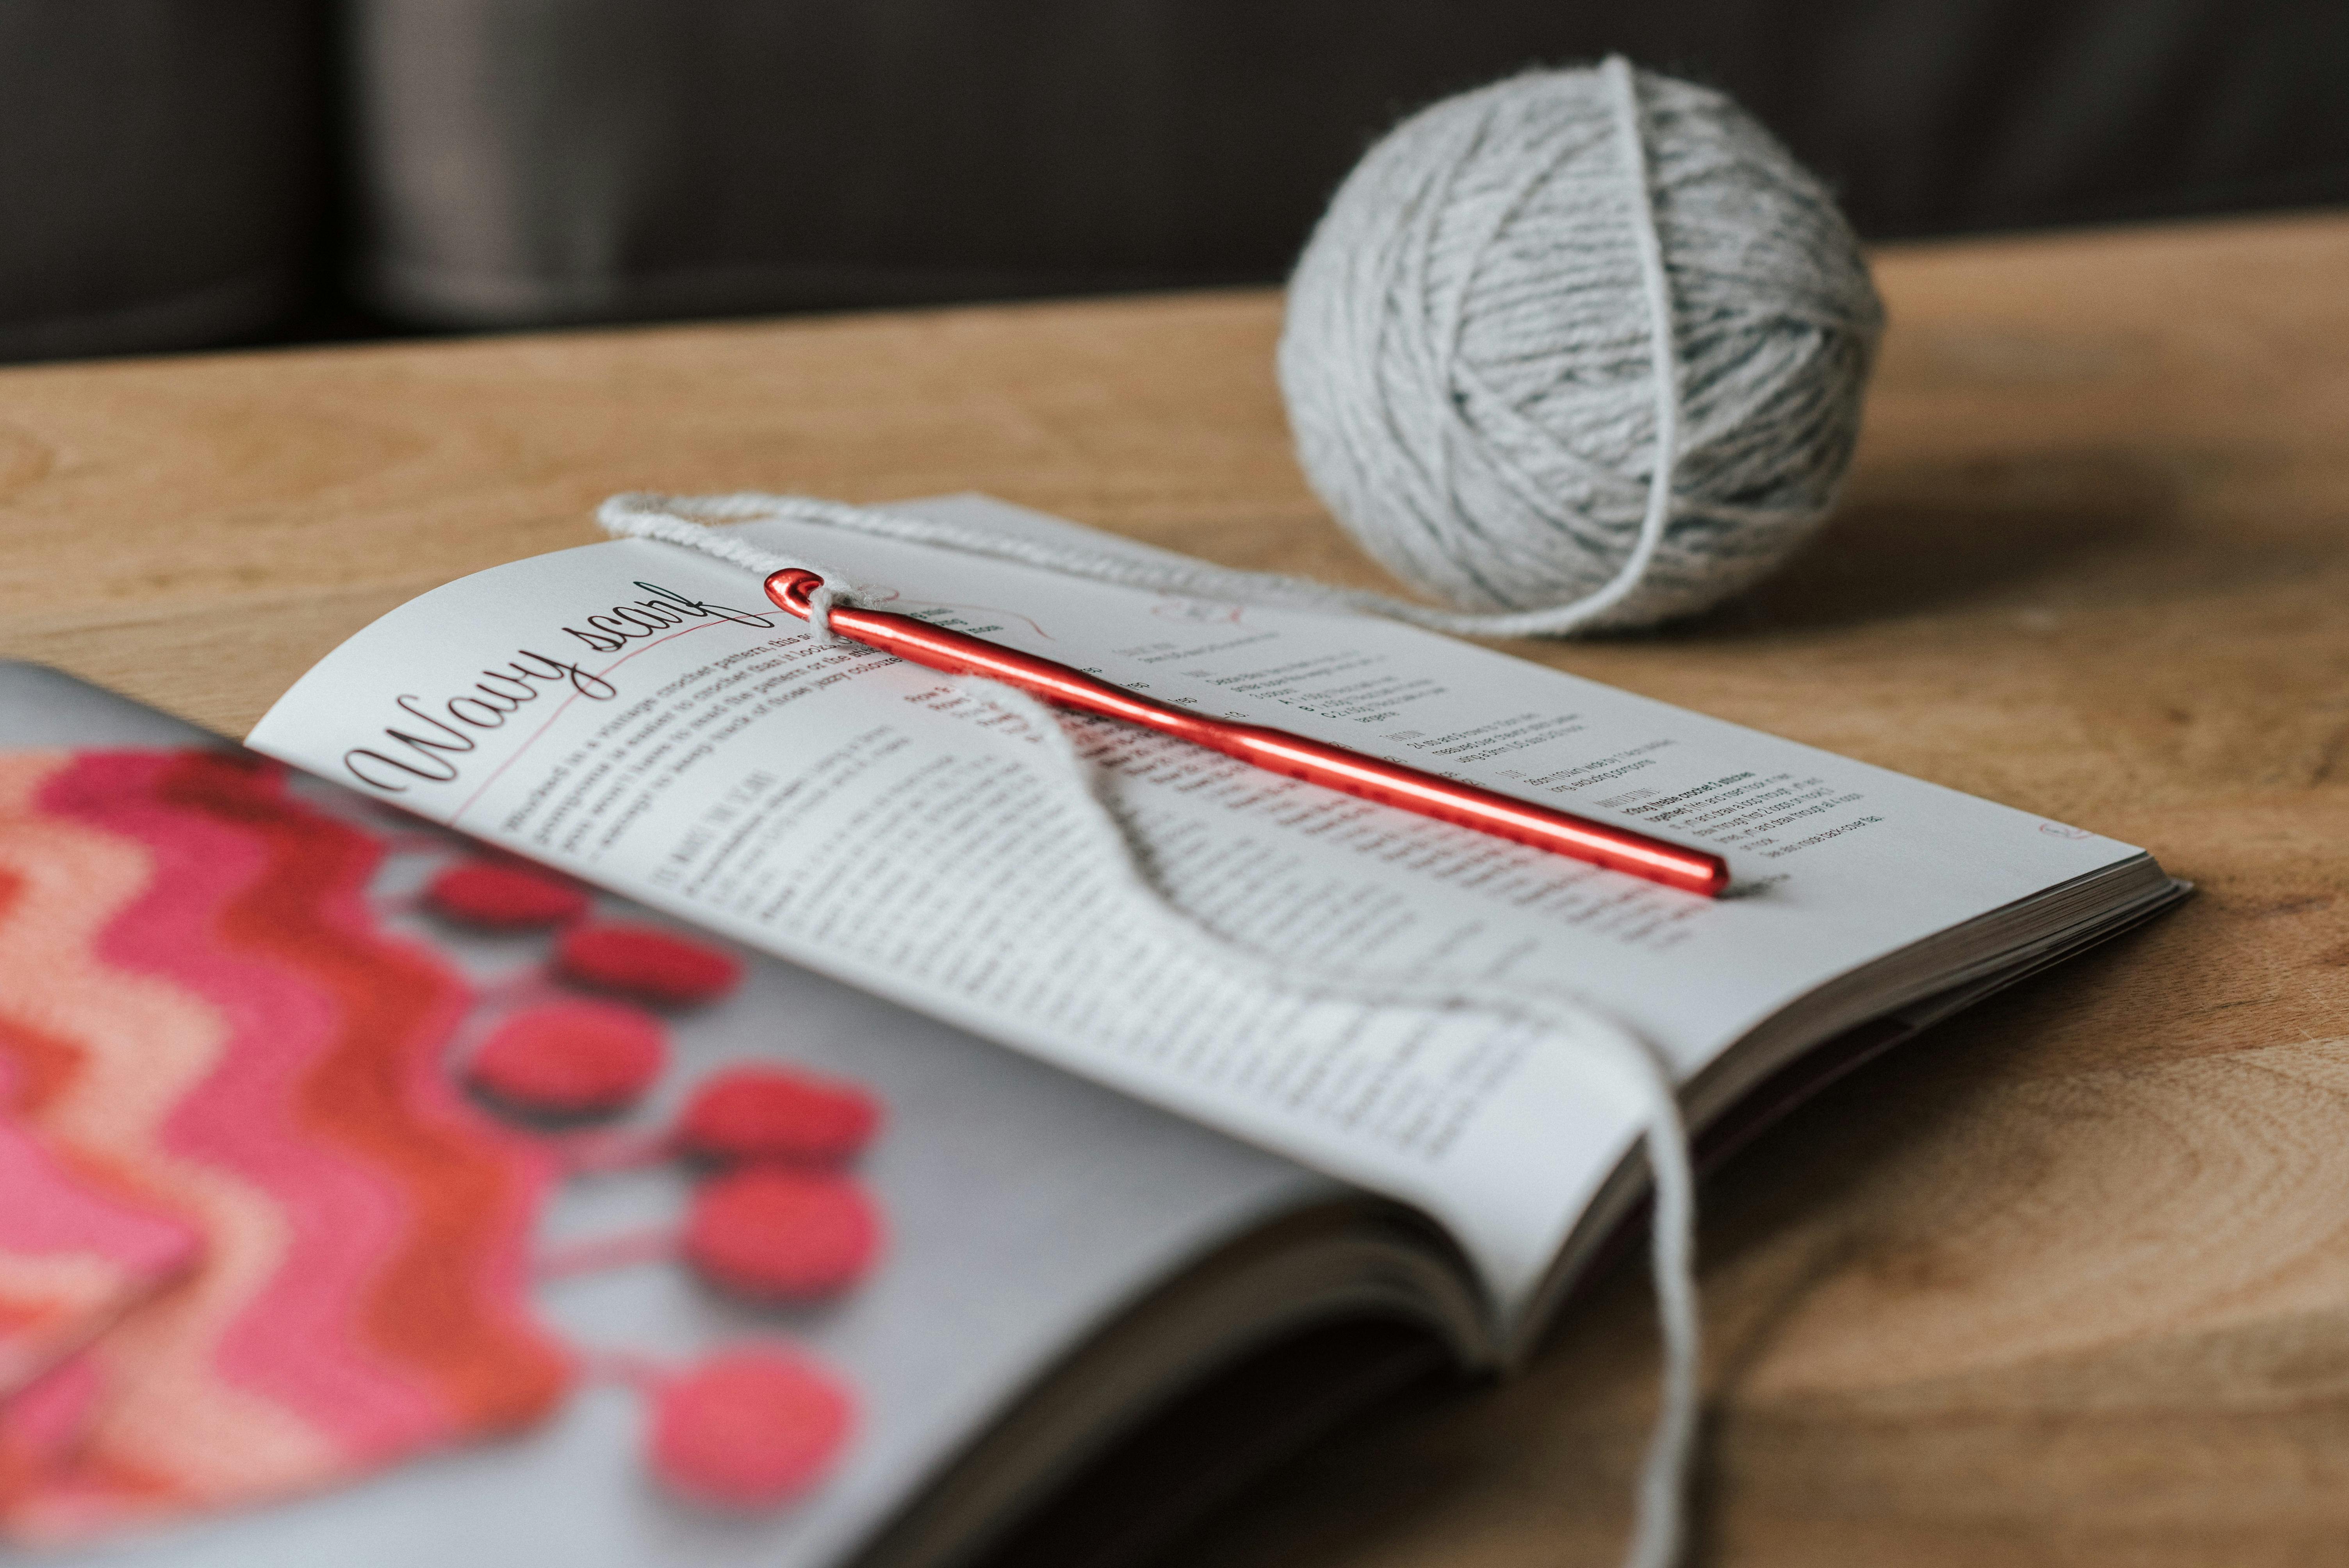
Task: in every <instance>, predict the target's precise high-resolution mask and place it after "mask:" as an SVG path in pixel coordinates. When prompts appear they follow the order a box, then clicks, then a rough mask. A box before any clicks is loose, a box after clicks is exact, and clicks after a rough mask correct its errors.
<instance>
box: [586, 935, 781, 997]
mask: <svg viewBox="0 0 2349 1568" xmlns="http://www.w3.org/2000/svg"><path fill="white" fill-rule="evenodd" d="M554 960H555V963H556V964H557V965H560V966H561V967H562V970H563V973H564V975H567V976H569V977H570V978H571V979H574V980H576V981H577V982H579V983H580V984H581V985H593V986H595V988H596V989H598V990H602V991H617V992H620V993H621V994H622V995H629V996H635V997H637V998H639V999H641V1000H643V1001H647V1002H668V1003H677V1004H682V1003H688V1002H708V1001H712V1000H714V999H716V998H717V997H719V996H723V995H726V993H727V992H729V991H731V990H732V989H734V987H735V986H736V985H739V984H740V982H741V979H742V965H741V964H740V961H739V960H737V959H736V958H735V956H734V955H733V954H730V953H729V952H727V951H726V950H725V949H724V948H721V947H712V946H710V945H709V944H707V943H700V942H693V941H689V940H688V939H687V938H685V937H682V936H676V935H672V934H670V933H668V932H666V931H661V930H658V929H657V928H656V927H653V926H649V925H582V926H574V928H573V929H571V930H569V931H566V932H564V934H563V940H562V942H561V943H560V944H558V945H557V947H556V949H555V954H554Z"/></svg>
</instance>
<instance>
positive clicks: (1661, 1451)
mask: <svg viewBox="0 0 2349 1568" xmlns="http://www.w3.org/2000/svg"><path fill="white" fill-rule="evenodd" d="M653 503H658V504H657V505H656V504H653ZM686 511H690V512H692V513H694V514H696V515H698V516H709V517H731V518H748V517H761V518H775V517H783V518H789V519H790V520H792V521H811V522H823V523H828V524H830V525H832V526H837V527H847V528H851V529H854V530H855V531H864V532H870V533H875V534H879V535H882V536H884V537H890V538H905V539H912V540H916V541H917V542H924V543H932V544H947V545H948V546H949V547H962V548H972V549H973V550H974V552H976V553H981V554H990V555H998V556H1004V555H1009V556H1010V558H1012V559H1022V560H1028V561H1030V563H1032V564H1038V565H1049V564H1053V561H1052V560H1050V559H1038V558H1037V556H1036V555H1029V554H1025V553H1013V552H1012V549H1011V547H1015V546H1017V547H1025V546H1026V545H1027V543H1028V542H1025V541H1019V540H1013V539H1009V538H1007V537H1004V536H999V535H990V534H985V533H982V532H980V531H977V530H968V529H962V528H958V527H957V526H956V525H953V524H946V523H936V522H933V521H931V520H928V519H925V518H908V517H897V516H892V515H891V514H888V513H885V512H874V511H865V510H864V509H861V508H855V507H849V506H844V505H842V504H841V503H838V502H832V501H819V500H811V499H808V498H785V497H774V496H762V495H752V494H744V495H734V496H716V497H704V498H698V499H695V500H667V501H664V500H661V498H651V497H642V496H616V497H614V498H613V499H612V500H609V501H606V502H605V506H604V509H603V511H602V512H601V513H599V517H600V519H601V521H602V522H603V524H604V526H605V528H606V529H607V530H609V531H611V532H613V533H614V534H616V535H620V536H623V537H629V538H639V539H650V540H657V541H659V542H663V543H667V544H672V545H678V546H681V547H683V548H686V549H689V550H697V551H700V552H703V553H705V554H708V555H710V556H713V557H716V558H717V559H719V560H722V561H726V562H730V563H731V564H734V565H737V566H740V567H743V568H745V569H746V570H748V571H750V572H752V573H757V574H758V576H759V577H760V579H761V581H762V582H763V581H764V580H765V579H766V578H767V577H769V576H771V575H772V574H773V573H776V572H780V571H782V570H784V569H785V568H798V569H800V570H802V571H807V572H812V573H816V574H817V575H819V576H821V577H823V579H824V581H825V583H827V584H828V585H833V593H831V594H830V595H828V596H827V597H826V598H825V599H824V600H823V613H824V614H828V612H829V609H830V607H831V606H832V605H834V604H843V603H855V602H856V590H855V589H854V588H853V587H849V586H845V584H846V579H844V578H842V577H839V576H837V575H835V574H834V573H833V572H832V570H831V569H830V568H828V567H826V566H824V565H823V564H822V563H821V562H816V561H814V560H812V559H809V558H807V557H804V556H802V555H800V554H798V553H796V552H782V551H775V550H768V549H764V548H761V547H760V546H757V545H753V544H750V543H749V542H746V541H743V540H741V539H739V538H733V537H730V536H728V535H727V534H725V533H723V532H720V531H718V530H716V529H712V528H709V527H706V526H704V525H702V524H700V523H698V522H696V521H692V520H691V519H690V518H688V516H686V515H682V513H683V512H686ZM1033 548H1034V550H1035V551H1036V552H1037V554H1038V555H1040V556H1042V557H1046V558H1053V557H1060V556H1062V555H1071V554H1072V555H1078V556H1081V557H1082V558H1084V559H1086V560H1087V561H1088V562H1089V563H1092V564H1096V565H1099V566H1101V567H1102V569H1103V571H1102V573H1094V572H1086V573H1082V574H1084V575H1104V574H1106V573H1108V572H1110V571H1122V570H1123V568H1125V567H1128V566H1133V567H1136V568H1138V569H1142V570H1143V571H1144V572H1145V573H1147V574H1148V575H1149V576H1150V577H1151V578H1152V579H1153V585H1156V581H1155V580H1156V578H1157V574H1159V573H1164V572H1169V571H1173V572H1176V573H1183V574H1184V575H1185V576H1190V575H1194V573H1190V572H1189V570H1188V569H1185V568H1174V567H1160V566H1158V565H1157V564H1156V563H1154V562H1134V561H1133V560H1132V559H1131V558H1120V557H1115V556H1109V555H1106V554H1104V555H1101V556H1099V557H1097V558H1096V557H1092V556H1091V555H1090V554H1089V553H1088V552H1066V551H1063V550H1062V549H1061V548H1060V547H1056V546H1035V547H1033ZM1208 574H1211V575H1222V574H1220V573H1212V572H1210V573H1208ZM1232 575H1237V576H1241V577H1247V578H1255V577H1256V574H1252V573H1236V574H1232ZM1111 580H1119V579H1116V578H1112V579H1111ZM1259 580H1260V579H1259ZM1272 581H1274V582H1276V583H1284V584H1285V583H1287V582H1288V581H1293V580H1281V579H1274V580H1272ZM1304 586H1306V587H1308V588H1311V589H1314V590H1316V591H1318V592H1319V593H1330V592H1332V591H1330V590H1327V589H1322V588H1320V586H1319V584H1310V583H1309V584H1304ZM1192 591H1196V590H1192ZM809 619H810V622H811V625H812V628H813V629H814V630H815V632H816V634H817V635H819V636H822V637H830V636H831V635H832V633H831V630H830V627H829V625H828V624H825V623H824V622H823V620H820V619H819V617H818V615H815V614H812V615H811V616H810V618H809ZM956 685H957V686H960V687H961V688H963V689H964V690H965V691H966V692H968V693H970V694H972V695H974V696H976V697H977V698H978V700H980V701H982V702H985V703H988V704H990V705H993V706H995V707H999V708H1001V709H1003V710H1005V711H1007V712H1009V713H1011V714H1014V715H1017V716H1018V717H1020V718H1022V719H1023V720H1024V721H1025V723H1026V724H1027V726H1028V727H1030V730H1031V731H1032V732H1033V733H1034V735H1035V736H1036V738H1038V739H1039V740H1040V742H1041V743H1042V744H1043V746H1044V747H1045V748H1046V749H1047V751H1048V753H1049V754H1050V756H1051V757H1052V758H1054V759H1055V761H1056V762H1057V763H1058V766H1057V767H1056V768H1053V769H1048V770H1046V771H1045V773H1044V778H1045V779H1047V781H1048V783H1049V782H1050V781H1051V780H1054V779H1057V780H1058V781H1059V783H1060V785H1061V787H1062V788H1064V789H1068V790H1070V791H1071V792H1072V793H1074V794H1075V795H1076V797H1077V798H1078V799H1080V801H1081V805H1082V808H1083V809H1082V810H1080V811H1079V812H1078V813H1077V817H1078V820H1079V821H1080V822H1081V823H1082V824H1084V830H1085V831H1087V832H1088V833H1089V834H1090V835H1091V837H1092V839H1093V841H1094V843H1095V847H1096V848H1097V849H1099V850H1101V851H1102V853H1103V859H1104V861H1106V863H1108V864H1109V865H1111V866H1112V868H1114V872H1115V874H1116V875H1117V876H1118V878H1119V879H1120V881H1121V882H1123V884H1124V885H1125V887H1126V889H1127V891H1128V892H1131V893H1133V894H1135V895H1138V898H1139V901H1140V907H1142V908H1144V909H1146V910H1149V911H1151V912H1152V914H1153V917H1154V922H1155V923H1156V924H1157V925H1158V927H1159V928H1160V930H1161V931H1162V932H1163V933H1164V934H1165V935H1167V936H1168V937H1170V938H1171V939H1172V940H1174V942H1175V943H1176V944H1180V945H1182V946H1184V947H1186V948H1188V949H1190V950H1191V951H1192V952H1194V953H1195V954H1200V955H1202V956H1204V957H1206V959H1207V960H1208V961H1209V962H1210V963H1212V964H1215V965H1218V966H1222V967H1226V968H1237V969H1239V970H1242V971H1244V972H1245V973H1246V974H1247V975H1249V976H1250V977H1251V978H1253V979H1255V980H1256V981H1257V983H1259V984H1261V985H1266V986H1268V988H1271V989H1275V990H1278V991H1281V992H1284V993H1287V994H1289V995H1300V996H1305V997H1309V998H1313V999H1316V1000H1330V1001H1338V1002H1343V1003H1350V1004H1353V1005H1357V1006H1407V1007H1413V1008H1419V1009H1424V1010H1429V1011H1434V1012H1442V1013H1470V1012H1475V1013H1484V1014H1486V1015H1488V1016H1499V1017H1501V1018H1503V1019H1506V1020H1508V1021H1510V1022H1513V1023H1518V1024H1524V1025H1527V1026H1533V1027H1536V1028H1538V1029H1540V1030H1542V1031H1543V1032H1544V1033H1545V1034H1546V1035H1547V1036H1549V1037H1552V1038H1555V1039H1560V1040H1563V1041H1565V1042H1568V1044H1570V1045H1578V1046H1580V1047H1583V1048H1584V1050H1585V1051H1586V1052H1587V1053H1588V1054H1589V1055H1591V1056H1592V1057H1595V1058H1596V1059H1598V1060H1599V1061H1602V1062H1605V1063H1606V1064H1608V1065H1609V1066H1611V1067H1613V1068H1616V1069H1617V1071H1618V1074H1619V1081H1621V1082H1622V1083H1623V1084H1624V1085H1625V1086H1626V1087H1628V1088H1630V1089H1631V1091H1632V1092H1633V1094H1634V1096H1635V1097H1636V1098H1637V1099H1638V1100H1639V1102H1640V1135H1641V1138H1642V1140H1643V1141H1644V1143H1645V1146H1646V1150H1647V1154H1648V1163H1649V1168H1650V1171H1651V1177H1652V1179H1653V1181H1654V1183H1655V1213H1654V1218H1653V1222H1652V1224H1651V1232H1650V1237H1651V1253H1650V1264H1651V1274H1652V1278H1653V1280H1654V1289H1655V1295H1656V1313H1657V1323H1658V1327H1659V1330H1660V1337H1661V1341H1662V1352H1663V1356H1662V1363H1663V1364H1662V1372H1661V1398H1660V1400H1659V1410H1658V1414H1657V1418H1656V1425H1655V1428H1654V1430H1653V1431H1652V1433H1651V1436H1650V1439H1649V1443H1648V1449H1647V1453H1646V1455H1645V1458H1644V1460H1643V1461H1642V1464H1641V1467H1640V1483H1639V1491H1638V1503H1637V1511H1636V1522H1635V1524H1634V1527H1633V1531H1632V1537H1631V1542H1630V1547H1629V1549H1628V1550H1627V1552H1626V1554H1625V1558H1624V1562H1625V1563H1626V1568H1671V1564H1672V1563H1675V1562H1676V1561H1677V1560H1678V1558H1679V1555H1680V1549H1681V1542H1682V1533H1683V1529H1682V1511H1683V1509H1682V1502H1683V1499H1684V1498H1685V1496H1686V1493H1687V1490H1688V1474H1689V1468H1690V1463H1691V1460H1692V1456H1693V1452H1694V1447H1695V1439H1696V1428H1697V1394H1698V1371H1699V1365H1700V1358H1701V1354H1702V1344H1701V1338H1700V1326H1699V1316H1698V1306H1697V1294H1696V1275H1695V1250H1696V1181H1695V1174H1694V1170H1693V1165H1692V1160H1691V1156H1690V1150H1689V1139H1688V1130H1687V1127H1686V1125H1685V1123H1684V1122H1683V1121H1682V1117H1681V1110H1680V1102H1679V1099H1678V1098H1677V1096H1676V1094H1675V1093H1674V1088H1673V1082H1672V1077H1671V1069H1670V1068H1669V1066H1668V1065H1667V1064H1666V1063H1665V1062H1664V1061H1663V1060H1662V1059H1661V1057H1659V1056H1658V1055H1657V1054H1656V1052H1655V1051H1654V1050H1653V1048H1652V1047H1650V1046H1649V1045H1648V1044H1647V1043H1646V1042H1645V1041H1644V1040H1642V1039H1640V1037H1638V1036H1637V1035H1635V1034H1633V1033H1632V1032H1631V1031H1630V1030H1629V1029H1626V1028H1624V1027H1623V1026H1620V1025H1619V1024H1617V1023H1615V1022H1613V1021H1612V1020H1611V1019H1609V1018H1608V1017H1607V1016H1605V1015H1604V1014H1602V1013H1601V1012H1600V1011H1599V1009H1597V1008H1596V1007H1594V1006H1590V1005H1588V1004H1587V1003H1577V1002H1570V1001H1568V1000H1567V999H1566V998H1563V997H1558V996H1550V995H1539V994H1536V993H1531V992H1524V991H1519V990H1516V989H1514V988H1511V987H1506V986H1499V985H1490V984H1484V985H1472V984H1464V983H1459V982H1453V981H1441V982H1435V983H1427V982H1420V981H1412V980H1392V979H1386V978H1382V977H1377V976H1371V975H1360V974H1355V973H1352V972H1349V971H1321V972H1315V971H1309V970H1300V969H1299V967H1298V966H1296V965H1290V964H1286V963H1275V962H1274V961H1273V960H1271V959H1269V958H1268V957H1267V956H1266V955H1264V954H1260V953H1257V952H1255V951H1254V950H1252V949H1249V948H1247V947H1244V946H1242V945H1240V944H1236V943H1234V942H1232V941H1230V940H1229V939H1227V938H1226V937H1225V936H1223V935H1222V934H1219V933H1217V932H1216V931H1214V930H1212V929H1211V928H1209V927H1206V926H1205V925H1203V924H1201V923H1198V922H1197V921H1196V920H1195V918H1194V917H1193V916H1192V915H1191V914H1190V913H1188V912H1186V911H1185V910H1184V909H1183V908H1182V907H1181V906H1180V905H1178V904H1176V903H1174V900H1173V899H1172V898H1170V897H1169V896H1168V894H1167V893H1166V892H1165V891H1164V889H1162V888H1161V887H1159V886H1158V885H1157V883H1156V882H1154V881H1153V880H1152V879H1151V877H1150V875H1149V873H1148V872H1147V871H1146V870H1145V869H1144V868H1145V864H1146V862H1145V861H1144V858H1143V855H1142V854H1141V853H1140V851H1139V847H1138V846H1137V845H1136V843H1135V842H1134V839H1133V830H1132V829H1131V827H1130V826H1129V824H1128V823H1127V821H1126V820H1125V817H1124V814H1123V810H1121V809H1120V807H1119V804H1118V802H1117V800H1116V798H1115V794H1114V791H1113V789H1112V780H1111V779H1109V778H1108V776H1107V775H1106V774H1105V773H1104V772H1103V771H1102V769H1098V768H1096V767H1095V766H1094V765H1093V764H1092V762H1091V761H1090V760H1089V759H1088V758H1085V757H1084V756H1083V755H1082V754H1081V753H1080V752H1079V751H1078V750H1077V748H1076V747H1075V745H1074V744H1073V743H1072V742H1071V740H1070V738H1069V736H1068V732H1067V731H1066V729H1065V728H1064V727H1062V726H1061V722H1060V721H1059V719H1058V718H1057V717H1054V715H1053V714H1052V712H1051V710H1050V708H1048V707H1045V706H1044V705H1043V704H1041V703H1040V702H1038V701H1036V700H1035V699H1034V698H1033V697H1031V696H1028V695H1027V694H1026V693H1024V692H1021V691H1019V689H1017V688H1016V687H1012V686H1005V685H1002V684H1000V683H999V682H995V681H990V680H987V679H985V678H983V677H980V676H962V677H959V678H958V679H957V682H956Z"/></svg>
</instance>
